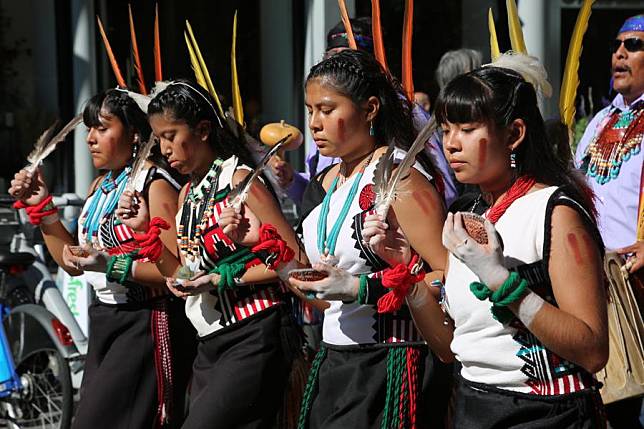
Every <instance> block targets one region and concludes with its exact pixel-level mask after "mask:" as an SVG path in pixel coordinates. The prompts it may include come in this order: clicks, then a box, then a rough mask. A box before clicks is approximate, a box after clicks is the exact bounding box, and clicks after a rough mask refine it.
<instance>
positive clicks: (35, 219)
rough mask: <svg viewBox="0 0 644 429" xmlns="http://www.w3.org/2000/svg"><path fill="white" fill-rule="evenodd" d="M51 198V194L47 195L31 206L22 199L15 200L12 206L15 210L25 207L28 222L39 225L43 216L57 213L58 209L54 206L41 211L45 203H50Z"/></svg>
mask: <svg viewBox="0 0 644 429" xmlns="http://www.w3.org/2000/svg"><path fill="white" fill-rule="evenodd" d="M52 200H53V197H52V196H51V195H48V196H47V198H45V199H44V200H42V201H41V202H39V203H38V204H35V205H33V206H28V205H27V204H25V203H24V202H22V201H16V202H15V203H13V208H14V209H17V210H20V209H25V212H27V216H29V223H31V224H32V225H40V223H41V222H42V219H43V218H44V217H47V216H50V215H53V214H55V213H58V209H57V208H56V207H54V208H52V209H49V210H46V211H42V209H44V208H45V207H46V206H47V204H49V203H51V201H52Z"/></svg>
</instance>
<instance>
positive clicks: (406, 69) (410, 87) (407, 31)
mask: <svg viewBox="0 0 644 429" xmlns="http://www.w3.org/2000/svg"><path fill="white" fill-rule="evenodd" d="M413 32H414V0H405V22H404V25H403V45H402V86H403V88H404V89H405V94H406V95H407V99H408V100H409V101H412V102H413V101H414V74H413V71H412V67H411V41H412V36H413Z"/></svg>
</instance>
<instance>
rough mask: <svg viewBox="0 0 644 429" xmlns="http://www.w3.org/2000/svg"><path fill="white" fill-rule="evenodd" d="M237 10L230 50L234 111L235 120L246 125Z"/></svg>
mask: <svg viewBox="0 0 644 429" xmlns="http://www.w3.org/2000/svg"><path fill="white" fill-rule="evenodd" d="M236 51H237V11H235V17H234V18H233V46H232V49H231V50H230V70H231V74H232V80H233V82H232V85H233V88H232V95H233V113H234V115H235V120H236V121H237V123H238V124H239V125H241V126H244V107H243V104H242V98H241V91H240V90H239V77H238V76H237V57H236Z"/></svg>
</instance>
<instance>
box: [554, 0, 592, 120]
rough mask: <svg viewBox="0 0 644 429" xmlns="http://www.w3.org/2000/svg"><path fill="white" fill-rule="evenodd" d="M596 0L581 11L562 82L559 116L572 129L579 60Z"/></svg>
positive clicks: (572, 37)
mask: <svg viewBox="0 0 644 429" xmlns="http://www.w3.org/2000/svg"><path fill="white" fill-rule="evenodd" d="M594 2H595V0H584V3H583V4H582V5H581V9H579V14H578V15H577V22H575V28H574V30H573V31H572V36H571V37H570V45H569V46H568V56H567V57H566V66H565V67H564V74H563V79H562V80H561V91H560V92H559V115H560V117H561V122H562V123H563V124H564V125H566V126H567V127H568V129H571V128H572V126H573V123H574V122H575V112H576V108H575V99H576V98H577V87H578V86H579V73H578V72H579V59H580V58H581V51H582V47H583V44H582V42H583V40H584V34H585V33H586V30H587V29H588V21H589V20H590V14H591V11H592V7H593V3H594Z"/></svg>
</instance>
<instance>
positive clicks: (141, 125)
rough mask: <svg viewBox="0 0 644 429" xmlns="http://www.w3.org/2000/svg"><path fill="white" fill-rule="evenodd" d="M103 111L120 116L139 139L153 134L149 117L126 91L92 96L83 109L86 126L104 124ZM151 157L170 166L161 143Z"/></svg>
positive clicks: (159, 163)
mask: <svg viewBox="0 0 644 429" xmlns="http://www.w3.org/2000/svg"><path fill="white" fill-rule="evenodd" d="M101 112H105V113H108V114H110V115H112V116H115V117H116V118H118V120H119V121H121V123H122V124H123V126H124V127H125V130H126V131H127V132H134V133H136V134H138V135H139V141H146V140H147V139H148V138H149V137H150V135H151V134H152V129H151V128H150V124H149V123H148V117H147V116H146V115H145V113H144V112H143V111H142V110H141V109H140V108H139V106H138V105H137V104H136V102H135V101H134V100H133V99H132V98H131V97H130V96H129V95H128V94H127V92H125V91H122V90H119V89H108V90H107V91H104V92H101V93H98V94H96V95H94V96H93V97H92V98H90V99H89V100H88V101H87V104H85V109H84V110H83V123H84V124H85V126H86V127H88V128H93V127H100V126H102V123H101V118H100V116H101ZM149 159H150V161H152V162H153V163H154V164H156V165H158V166H160V167H163V168H165V169H167V168H168V165H167V162H166V160H165V158H163V157H162V156H161V149H160V148H159V145H156V146H155V147H153V148H152V155H151V156H150V158H149Z"/></svg>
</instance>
